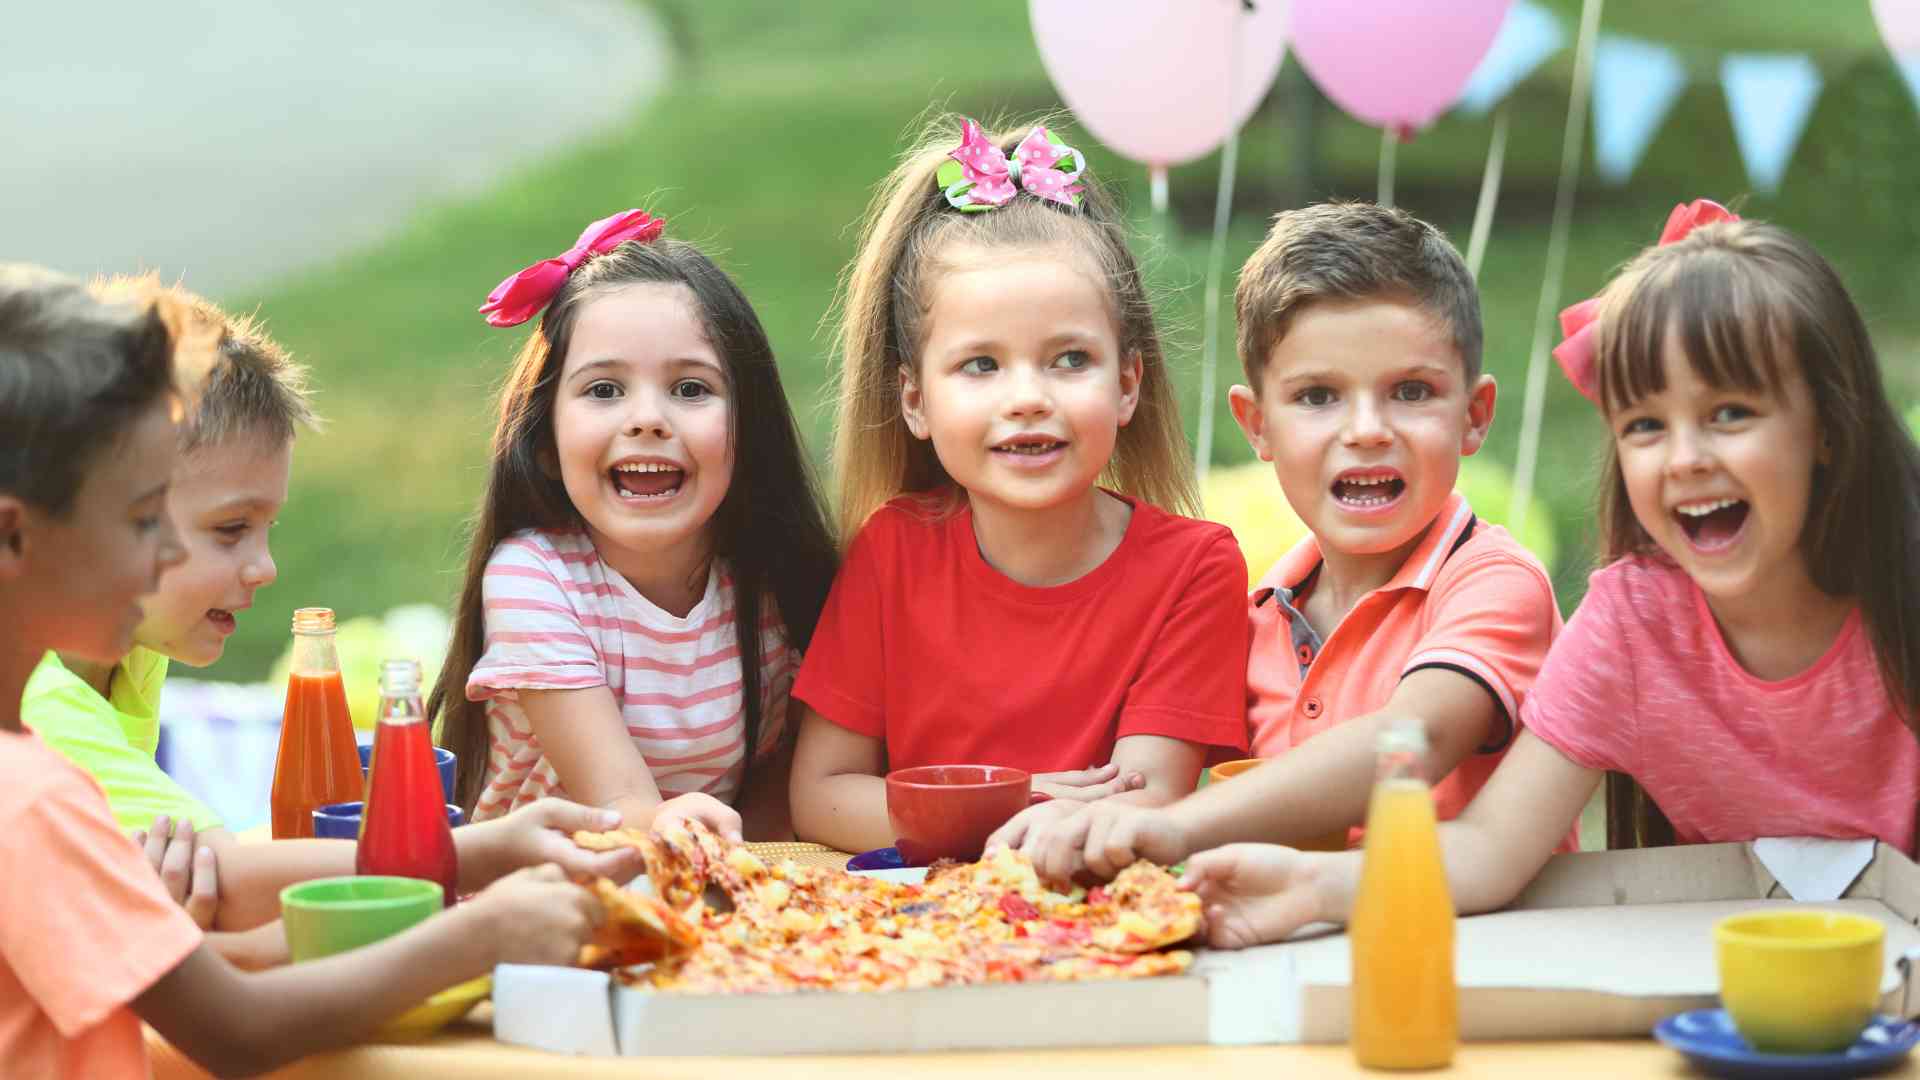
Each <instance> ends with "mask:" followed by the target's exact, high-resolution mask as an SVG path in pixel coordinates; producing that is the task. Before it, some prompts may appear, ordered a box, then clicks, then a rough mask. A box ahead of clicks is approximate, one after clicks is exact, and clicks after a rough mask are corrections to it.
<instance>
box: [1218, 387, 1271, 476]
mask: <svg viewBox="0 0 1920 1080" xmlns="http://www.w3.org/2000/svg"><path fill="white" fill-rule="evenodd" d="M1227 407H1228V408H1230V409H1232V410H1233V422H1234V423H1236V424H1239V425H1240V433H1241V434H1242V435H1245V436H1246V437H1247V444H1248V445H1249V446H1252V447H1253V452H1254V453H1256V454H1258V455H1260V460H1261V461H1272V460H1273V449H1272V448H1271V447H1269V446H1268V445H1267V416H1266V414H1265V413H1264V412H1261V411H1260V399H1259V398H1258V397H1257V396H1255V395H1254V392H1253V388H1252V387H1250V386H1239V385H1236V386H1234V387H1233V388H1232V389H1230V390H1228V391H1227Z"/></svg>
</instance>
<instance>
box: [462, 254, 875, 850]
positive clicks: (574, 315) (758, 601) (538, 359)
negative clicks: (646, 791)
mask: <svg viewBox="0 0 1920 1080" xmlns="http://www.w3.org/2000/svg"><path fill="white" fill-rule="evenodd" d="M637 284H673V285H684V286H686V288H687V289H688V290H689V291H690V292H691V293H692V294H693V300H694V304H693V306H694V308H695V310H697V311H698V312H699V313H700V318H701V321H702V322H703V323H704V328H705V331H706V334H707V338H708V340H709V341H710V342H711V343H712V344H713V347H714V351H715V352H717V353H719V354H720V356H721V357H722V358H723V359H724V363H725V365H726V369H727V382H728V390H729V392H730V396H731V398H732V402H733V410H732V432H731V436H732V439H733V460H734V466H733V479H732V482H731V484H730V485H729V486H728V488H727V495H726V498H725V499H723V500H722V501H721V503H720V508H719V509H718V510H716V511H715V512H714V516H713V522H712V524H713V542H714V554H715V555H716V556H717V557H719V558H722V559H725V560H727V563H728V565H729V568H730V570H731V572H732V576H733V584H734V633H735V635H736V637H735V640H736V641H738V643H739V647H740V649H739V651H740V657H741V664H740V693H741V706H742V710H743V712H744V714H745V717H746V747H747V752H746V757H745V760H744V761H743V762H742V766H741V767H742V769H743V770H744V771H743V772H742V775H741V784H742V786H743V787H744V785H745V783H746V773H747V772H750V771H751V769H752V766H753V752H754V749H755V748H756V747H758V746H759V745H760V730H761V725H762V724H763V723H764V720H765V718H764V717H762V716H761V715H760V665H759V664H758V663H757V662H756V658H757V657H759V656H760V654H761V649H760V643H759V642H760V632H759V627H760V620H761V615H762V613H763V612H764V611H765V610H766V605H767V604H769V603H771V604H773V605H774V606H775V610H777V611H778V613H779V615H780V618H781V620H782V621H783V623H784V624H785V626H786V632H787V640H788V641H790V642H791V643H792V644H793V645H794V646H795V647H796V648H799V649H802V650H804V649H805V648H806V647H807V643H808V642H809V641H811V640H812V637H813V627H814V624H815V623H816V622H817V621H819V618H820V608H821V606H822V605H823V604H825V603H826V597H827V588H828V586H829V585H831V584H832V581H833V573H834V569H835V567H836V565H837V562H838V556H837V555H836V553H835V550H834V546H833V537H832V534H831V533H830V532H829V531H828V528H827V521H826V517H825V515H824V514H823V513H822V511H821V509H820V498H819V489H818V486H817V485H816V483H815V482H814V477H813V470H812V468H811V466H810V464H809V462H808V459H807V455H806V452H805V451H804V450H803V449H802V447H801V444H800V433H799V430H798V428H797V427H796V425H795V424H794V420H793V411H792V410H791V409H790V408H789V407H788V405H787V398H786V393H785V391H783V390H782V389H781V386H780V371H779V368H778V367H777V366H775V363H774V358H773V347H772V346H771V345H770V344H769V343H768V341H767V335H766V331H765V330H763V329H762V328H761V326H760V319H759V317H758V316H756V315H755V314H754V311H753V306H752V305H751V304H749V303H748V302H747V298H746V296H745V295H743V294H742V293H741V292H740V289H739V287H738V286H736V285H735V284H734V283H733V280H732V279H731V278H729V277H728V276H727V274H726V272H725V271H723V270H721V269H720V268H719V267H718V266H716V265H715V264H714V262H713V260H711V259H709V258H707V256H706V255H704V254H702V253H701V252H700V250H699V249H698V248H696V247H694V246H693V245H691V244H687V243H684V242H682V241H678V240H658V241H655V242H653V243H650V244H643V243H638V242H631V241H630V242H628V243H625V244H622V245H620V246H619V247H617V248H615V249H614V250H613V251H610V252H608V253H606V254H604V255H599V256H595V257H593V258H591V259H589V260H588V261H587V262H586V263H584V264H582V265H581V266H580V268H579V269H577V270H575V271H574V272H573V273H572V275H570V276H569V277H568V278H567V281H566V284H565V285H563V286H562V287H561V289H560V291H559V293H558V294H556V295H555V296H554V298H553V302H552V303H550V304H549V305H548V306H547V310H546V314H545V315H543V316H542V317H541V319H540V326H539V329H537V330H536V331H534V333H533V334H532V336H530V337H529V338H528V339H527V342H526V344H525V345H524V346H522V347H521V349H520V354H519V356H518V357H517V358H516V359H515V360H514V364H513V369H512V371H511V372H510V373H509V374H508V375H507V380H506V382H505V383H504V384H503V385H502V387H501V389H500V398H499V402H500V404H499V414H500V415H499V422H498V423H497V424H496V426H495V427H494V432H493V452H492V462H491V465H490V467H489V470H488V476H487V493H486V497H485V499H484V500H483V501H482V502H481V504H480V510H479V513H478V514H477V515H476V517H475V519H474V522H473V528H472V538H471V541H470V544H469V547H468V550H467V575H466V583H465V585H464V587H463V588H462V589H461V592H460V605H459V610H458V612H457V614H456V616H455V619H454V627H453V642H452V644H451V646H450V647H449V648H448V652H447V662H446V663H445V664H444V665H443V666H442V667H441V669H440V678H439V681H438V682H437V683H435V684H434V688H433V694H432V696H431V697H429V698H428V699H427V716H428V717H429V718H433V717H439V718H440V729H439V734H440V744H441V745H442V746H445V747H447V748H448V749H451V750H452V751H454V753H455V754H457V755H458V756H459V760H460V765H459V770H460V773H459V782H458V784H457V785H456V791H455V798H456V800H457V801H458V802H459V803H460V804H461V805H462V806H464V807H465V808H466V810H467V813H468V814H472V813H473V807H474V803H475V802H477V801H478V800H479V797H480V793H481V791H482V790H483V789H484V788H485V786H486V773H487V759H488V756H489V755H488V751H489V749H490V742H489V735H488V731H487V715H486V709H485V706H484V705H483V703H481V702H474V701H468V700H467V695H466V684H467V677H468V675H469V674H471V673H472V671H473V667H474V665H475V664H477V663H479V661H480V657H481V655H482V654H483V653H484V652H485V651H486V639H487V627H486V618H485V611H484V609H483V607H482V603H481V580H482V578H483V577H484V576H485V573H486V569H487V559H488V558H489V557H490V556H492V554H493V549H494V548H495V546H497V545H498V544H499V543H500V542H501V541H502V540H505V539H506V538H507V537H509V536H512V535H513V534H514V533H516V532H518V531H520V530H522V529H572V528H579V527H580V526H581V525H582V524H583V522H582V519H581V517H580V514H579V512H578V511H576V510H575V509H574V507H573V503H572V501H571V500H569V499H568V498H567V492H566V488H565V487H563V486H562V485H561V482H560V477H559V474H558V470H557V467H556V466H555V465H554V463H553V462H554V433H553V404H554V397H555V395H556V392H557V389H558V387H559V383H560V373H561V371H562V369H563V368H564V367H565V366H566V358H567V347H568V343H569V342H570V341H571V340H572V337H573V327H574V323H575V321H576V320H577V319H578V317H579V313H580V309H581V307H582V306H583V305H584V304H585V303H586V302H587V301H588V300H591V299H592V298H594V297H595V296H599V295H603V294H605V293H606V292H608V291H611V290H613V289H617V288H620V287H622V286H627V285H637ZM790 735H791V733H789V736H790Z"/></svg>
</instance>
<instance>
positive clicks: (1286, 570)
mask: <svg viewBox="0 0 1920 1080" xmlns="http://www.w3.org/2000/svg"><path fill="white" fill-rule="evenodd" d="M1472 521H1473V507H1471V506H1468V505H1467V499H1466V496H1464V495H1462V494H1460V493H1459V492H1458V491H1456V492H1453V493H1452V494H1450V495H1448V496H1447V501H1446V503H1445V504H1444V505H1442V506H1441V507H1440V513H1439V514H1438V515H1437V516H1436V517H1435V518H1434V525H1433V528H1431V529H1429V530H1427V535H1426V536H1424V537H1422V538H1421V540H1420V545H1419V546H1418V547H1416V548H1414V549H1413V554H1411V555H1409V556H1407V561H1406V562H1404V563H1401V564H1400V569H1399V570H1398V571H1397V572H1396V573H1395V574H1394V575H1393V577H1392V579H1391V580H1389V581H1388V582H1387V583H1386V584H1385V585H1382V586H1381V587H1380V588H1379V589H1378V590H1376V591H1378V592H1386V591H1388V590H1392V589H1420V590H1422V591H1425V590H1427V589H1431V588H1432V587H1433V579H1434V578H1435V577H1438V576H1439V574H1440V565H1441V564H1442V563H1444V562H1446V561H1447V555H1448V554H1449V553H1451V552H1452V551H1453V547H1454V545H1455V544H1457V543H1459V541H1460V534H1461V533H1462V532H1463V531H1465V530H1466V528H1467V525H1468V524H1469V523H1470V522H1472ZM1320 561H1321V556H1320V541H1319V540H1318V539H1316V538H1315V537H1314V535H1313V534H1312V533H1311V532H1309V533H1308V534H1307V535H1306V536H1304V537H1302V538H1301V540H1300V542H1299V543H1298V544H1295V545H1294V546H1293V549H1292V550H1291V551H1288V552H1287V553H1286V554H1285V555H1282V556H1281V557H1280V561H1279V562H1276V563H1274V564H1273V569H1271V570H1269V571H1267V573H1266V576H1265V577H1262V578H1261V579H1260V584H1259V585H1258V586H1256V587H1255V589H1254V592H1255V594H1256V595H1257V594H1259V593H1261V592H1264V591H1266V590H1268V589H1277V588H1286V589H1289V590H1291V589H1297V588H1298V587H1299V586H1300V583H1301V582H1303V581H1305V580H1306V579H1307V575H1309V574H1311V573H1313V571H1314V570H1315V569H1316V568H1317V567H1319V565H1320Z"/></svg>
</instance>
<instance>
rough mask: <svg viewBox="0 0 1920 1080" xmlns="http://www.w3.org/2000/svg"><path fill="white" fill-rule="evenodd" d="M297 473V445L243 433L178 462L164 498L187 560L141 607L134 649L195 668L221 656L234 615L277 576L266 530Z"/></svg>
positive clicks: (202, 448) (285, 500)
mask: <svg viewBox="0 0 1920 1080" xmlns="http://www.w3.org/2000/svg"><path fill="white" fill-rule="evenodd" d="M276 444H277V445H276ZM292 469H293V443H292V442H290V441H288V442H280V441H278V440H275V439H272V438H270V437H267V436H261V435H254V434H244V433H243V434H240V435H237V436H235V437H233V438H230V439H228V440H226V441H225V442H221V443H217V444H215V445H212V446H203V447H201V448H199V449H197V450H194V451H192V452H191V453H188V454H187V455H185V456H184V457H182V458H180V459H179V465H178V467H177V468H175V469H174V475H173V489H172V492H171V493H170V495H169V496H168V500H167V501H168V505H169V509H170V511H171V514H172V517H173V521H174V524H175V526H176V527H177V528H178V530H179V533H180V539H181V542H182V543H183V544H184V546H185V548H186V553H187V558H186V561H185V562H184V563H182V564H181V565H179V566H176V567H174V568H173V569H172V570H169V571H167V573H166V575H165V576H163V577H162V578H161V579H160V591H159V592H157V593H155V594H154V595H153V597H151V598H150V599H148V600H147V601H146V602H145V604H143V605H142V606H143V607H144V608H145V610H146V618H145V619H143V620H141V622H140V628H139V630H138V631H136V632H135V634H134V641H135V642H136V643H137V644H140V645H143V646H145V647H147V648H149V649H153V650H154V651H156V652H159V653H162V654H165V655H166V656H169V657H172V658H173V659H175V660H178V661H180V662H181V663H184V664H190V665H192V666H194V667H205V666H207V665H208V664H211V663H213V662H214V661H216V660H218V659H220V654H221V653H222V652H224V651H225V650H226V647H227V638H228V636H229V635H231V634H232V633H233V631H234V628H235V625H236V619H235V617H236V616H237V615H238V613H239V612H241V611H244V610H245V609H247V608H249V607H252V606H253V594H254V591H255V590H257V589H259V588H261V587H263V586H266V585H271V584H273V580H274V577H275V576H276V575H277V574H278V570H277V569H276V568H275V566H274V563H273V554H272V552H270V551H269V550H268V548H267V530H268V528H269V527H271V526H272V524H273V521H274V518H276V517H278V516H279V513H280V508H281V507H282V506H284V505H286V502H287V479H288V476H289V474H290V473H291V472H292Z"/></svg>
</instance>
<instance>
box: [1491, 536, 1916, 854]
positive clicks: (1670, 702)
mask: <svg viewBox="0 0 1920 1080" xmlns="http://www.w3.org/2000/svg"><path fill="white" fill-rule="evenodd" d="M1591 582H1592V584H1591V587H1590V589H1589V591H1588V592H1587V596H1586V599H1585V600H1584V601H1582V602H1581V604H1580V610H1579V611H1577V612H1575V613H1574V616H1573V619H1572V620H1571V621H1569V622H1568V623H1567V628H1566V631H1565V632H1564V633H1562V634H1561V635H1560V640H1559V641H1557V642H1555V643H1554V646H1553V651H1552V652H1550V653H1548V654H1547V662H1546V665H1545V666H1544V667H1543V668H1542V669H1541V671H1540V678H1539V679H1538V680H1537V681H1536V682H1535V683H1534V684H1533V693H1532V694H1531V695H1529V696H1528V698H1527V699H1526V702H1525V703H1524V704H1523V705H1522V706H1521V719H1522V721H1523V723H1524V724H1525V726H1526V727H1527V728H1528V729H1529V730H1531V731H1532V732H1533V733H1534V734H1536V735H1538V736H1539V737H1541V738H1542V739H1545V740H1546V741H1547V742H1548V743H1549V744H1551V745H1552V746H1554V747H1555V748H1557V749H1558V750H1559V751H1560V752H1561V753H1562V754H1565V755H1566V756H1567V757H1568V758H1569V759H1570V760H1572V761H1575V762H1577V763H1579V764H1581V765H1584V766H1586V767H1587V768H1590V769H1610V770H1614V771H1617V772H1624V773H1629V774H1631V775H1632V776H1633V777H1634V779H1636V780H1638V781H1639V782H1640V786H1641V787H1643V788H1645V789H1646V791H1647V793H1648V794H1649V795H1651V796H1652V797H1653V800H1654V802H1656V803H1658V804H1659V806H1660V809H1661V810H1662V811H1663V812H1664V813H1665V814H1666V815H1667V818H1668V819H1669V820H1670V821H1672V822H1673V828H1674V834H1675V836H1676V838H1677V839H1679V840H1680V842H1682V843H1719V842H1726V841H1743V840H1752V839H1755V838H1757V837H1762V836H1826V837H1836V838H1851V837H1865V836H1872V837H1878V838H1879V839H1881V840H1884V841H1886V842H1887V843H1889V844H1892V845H1893V846H1895V847H1898V848H1900V849H1901V850H1902V851H1909V850H1912V847H1913V819H1914V800H1915V798H1916V795H1920V744H1916V743H1915V741H1914V737H1913V734H1912V733H1911V731H1909V729H1908V728H1907V725H1906V722H1905V719H1904V714H1903V713H1902V711H1901V709H1900V708H1899V706H1897V705H1896V704H1895V703H1894V702H1893V701H1892V700H1891V699H1890V698H1889V697H1888V696H1887V692H1886V690H1885V687H1884V684H1883V683H1882V682H1881V679H1880V670H1879V666H1878V665H1877V664H1876V662H1875V660H1874V654H1873V647H1872V645H1871V644H1870V643H1869V642H1868V639H1867V633H1866V627H1865V626H1863V625H1862V624H1861V621H1860V612H1859V611H1858V610H1857V609H1856V610H1855V611H1854V612H1853V613H1852V614H1851V615H1849V616H1848V617H1847V621H1846V624H1845V625H1844V626H1842V628H1841V630H1840V635H1839V636H1838V637H1837V638H1835V639H1834V642H1833V645H1832V646H1831V647H1829V648H1828V649H1827V652H1826V655H1824V656H1822V657H1821V658H1820V659H1819V660H1818V661H1817V662H1815V663H1814V665H1813V666H1812V667H1810V668H1808V669H1807V670H1805V671H1803V672H1801V673H1800V674H1798V675H1795V676H1793V677H1792V678H1789V679H1783V680H1781V681H1779V682H1767V681H1765V680H1762V679H1759V678H1756V677H1754V676H1753V675H1751V674H1749V673H1748V672H1747V671H1746V670H1745V669H1744V668H1742V667H1741V666H1740V664H1739V663H1738V661H1736V660H1735V659H1734V658H1733V655H1732V653H1731V652H1729V651H1728V649H1727V644H1726V642H1725V641H1724V640H1723V639H1722V638H1721V636H1720V628H1719V626H1718V624H1716V623H1715V622H1714V619H1713V614H1712V612H1711V611H1709V610H1708V608H1707V600H1706V597H1705V596H1704V595H1703V594H1702V593H1701V592H1700V589H1699V587H1698V586H1696V585H1695V584H1694V583H1693V579H1692V578H1690V577H1688V576H1687V575H1686V573H1685V571H1682V570H1681V569H1679V568H1678V567H1676V566H1673V565H1672V564H1670V563H1666V562H1664V561H1661V560H1657V559H1652V558H1644V557H1631V558H1626V559H1622V560H1620V561H1619V562H1616V563H1614V564H1613V565H1611V566H1608V567H1605V568H1604V569H1601V570H1599V571H1597V572H1595V573H1594V575H1593V577H1592V579H1591Z"/></svg>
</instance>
